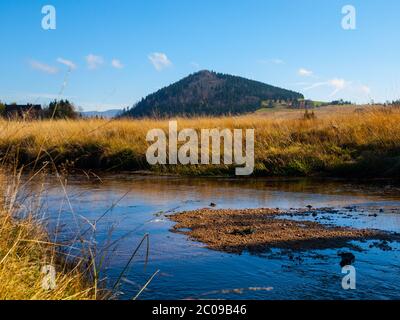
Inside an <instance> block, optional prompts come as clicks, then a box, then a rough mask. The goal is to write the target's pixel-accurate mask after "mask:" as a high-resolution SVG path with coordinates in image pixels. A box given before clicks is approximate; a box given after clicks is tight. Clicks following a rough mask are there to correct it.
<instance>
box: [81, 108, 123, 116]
mask: <svg viewBox="0 0 400 320" xmlns="http://www.w3.org/2000/svg"><path fill="white" fill-rule="evenodd" d="M121 113H122V110H120V109H112V110H107V111H83V112H81V115H82V117H84V118H96V117H98V118H114V117H116V116H118V115H120V114H121Z"/></svg>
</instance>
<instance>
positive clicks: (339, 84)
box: [328, 79, 348, 96]
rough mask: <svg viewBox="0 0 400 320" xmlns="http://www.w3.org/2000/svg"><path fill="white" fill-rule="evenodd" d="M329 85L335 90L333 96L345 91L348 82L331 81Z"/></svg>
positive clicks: (342, 80)
mask: <svg viewBox="0 0 400 320" xmlns="http://www.w3.org/2000/svg"><path fill="white" fill-rule="evenodd" d="M328 83H329V84H330V85H331V86H332V87H333V88H334V90H333V92H332V93H331V96H334V95H336V94H337V93H338V92H339V91H341V90H343V89H344V88H345V87H346V86H347V84H348V83H347V81H346V80H344V79H331V80H329V81H328Z"/></svg>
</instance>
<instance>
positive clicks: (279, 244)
mask: <svg viewBox="0 0 400 320" xmlns="http://www.w3.org/2000/svg"><path fill="white" fill-rule="evenodd" d="M324 210H325V211H330V210H331V209H321V210H311V209H310V210H296V211H294V212H293V211H292V212H286V211H280V210H279V209H268V208H262V209H240V210H230V209H220V210H213V209H208V208H205V209H199V210H194V211H185V212H181V213H176V214H173V215H169V216H168V217H169V218H170V219H171V220H172V221H174V222H176V224H175V225H174V227H173V229H172V230H173V231H175V232H178V233H182V234H185V235H187V236H189V237H190V238H191V239H192V240H195V241H199V242H202V243H204V244H206V246H207V247H208V248H210V249H213V250H217V251H223V252H228V253H238V254H241V253H243V252H244V251H249V252H251V253H255V254H257V253H263V252H267V251H268V250H270V249H272V248H278V249H289V250H293V251H304V250H309V249H333V248H344V247H352V245H351V241H366V240H381V241H392V240H397V241H400V234H392V233H387V232H382V231H379V230H373V229H355V228H351V227H342V226H332V225H326V224H321V223H318V222H314V221H295V220H291V219H288V218H285V217H286V216H294V215H299V214H310V215H311V214H312V215H313V216H314V215H315V217H316V216H317V215H318V214H323V213H324ZM385 243H386V242H385Z"/></svg>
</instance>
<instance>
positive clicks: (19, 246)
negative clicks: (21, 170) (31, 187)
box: [0, 176, 106, 300]
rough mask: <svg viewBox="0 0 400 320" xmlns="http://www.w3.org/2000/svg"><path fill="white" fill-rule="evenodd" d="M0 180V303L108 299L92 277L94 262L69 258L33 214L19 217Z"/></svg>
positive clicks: (66, 250) (67, 247) (2, 181)
mask: <svg viewBox="0 0 400 320" xmlns="http://www.w3.org/2000/svg"><path fill="white" fill-rule="evenodd" d="M1 178H2V177H1V176H0V190H1V191H2V194H1V198H0V205H1V206H0V283H1V285H0V300H96V299H102V298H104V297H105V296H106V295H105V293H104V291H102V290H101V289H100V288H99V287H98V283H97V280H95V279H94V277H93V274H94V273H93V270H95V268H94V267H93V262H90V260H88V259H85V258H84V257H74V255H70V253H69V250H68V249H70V248H71V247H69V246H67V245H62V244H60V243H55V242H53V241H52V240H51V237H50V235H49V234H48V231H47V230H46V229H45V227H44V225H43V223H42V222H40V220H39V218H38V217H36V216H35V213H34V212H32V213H31V214H29V215H28V216H26V217H23V218H21V217H19V216H18V213H17V212H13V211H14V210H13V208H12V206H10V204H12V200H11V199H12V196H11V195H10V196H9V197H7V198H6V199H5V200H4V201H3V191H4V189H5V188H6V186H7V187H8V188H9V190H10V187H11V183H9V184H5V183H4V180H3V179H1Z"/></svg>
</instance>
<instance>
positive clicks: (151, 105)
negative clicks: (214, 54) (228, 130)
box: [122, 70, 304, 117]
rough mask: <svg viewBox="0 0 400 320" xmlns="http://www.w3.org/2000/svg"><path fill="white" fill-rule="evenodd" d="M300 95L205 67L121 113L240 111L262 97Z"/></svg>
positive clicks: (256, 104)
mask: <svg viewBox="0 0 400 320" xmlns="http://www.w3.org/2000/svg"><path fill="white" fill-rule="evenodd" d="M303 98H304V97H303V95H302V94H300V93H297V92H293V91H289V90H285V89H281V88H277V87H274V86H271V85H268V84H265V83H262V82H258V81H254V80H249V79H245V78H242V77H237V76H232V75H227V74H221V73H216V72H212V71H207V70H205V71H200V72H197V73H194V74H191V75H189V76H188V77H186V78H184V79H182V80H180V81H178V82H176V83H174V84H171V85H170V86H168V87H165V88H163V89H161V90H158V91H157V92H155V93H153V94H150V95H149V96H147V97H146V98H144V99H142V100H141V101H140V102H139V103H138V104H137V105H135V106H134V107H132V108H131V109H129V110H128V111H126V112H125V113H124V114H122V116H128V117H169V116H178V115H184V116H195V115H226V114H242V113H248V112H254V111H256V110H257V109H259V108H260V107H261V105H262V102H263V101H266V100H287V101H288V100H296V99H303Z"/></svg>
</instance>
